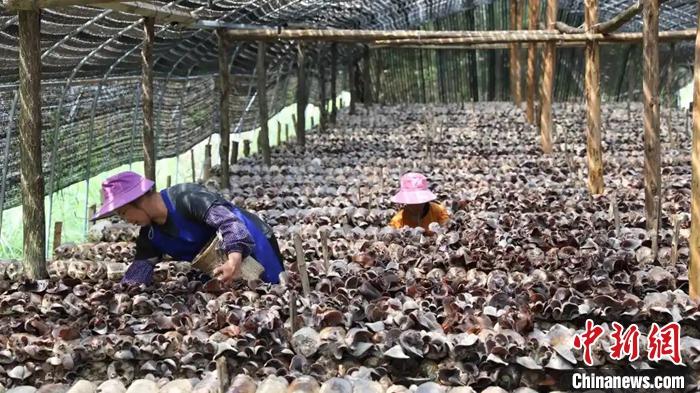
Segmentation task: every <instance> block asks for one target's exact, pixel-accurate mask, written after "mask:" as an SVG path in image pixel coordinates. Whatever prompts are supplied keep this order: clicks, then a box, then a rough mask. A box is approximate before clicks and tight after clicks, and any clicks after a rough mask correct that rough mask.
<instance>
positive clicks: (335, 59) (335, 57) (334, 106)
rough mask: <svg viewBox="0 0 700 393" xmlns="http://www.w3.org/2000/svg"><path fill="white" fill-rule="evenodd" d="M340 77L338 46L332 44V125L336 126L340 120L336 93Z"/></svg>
mask: <svg viewBox="0 0 700 393" xmlns="http://www.w3.org/2000/svg"><path fill="white" fill-rule="evenodd" d="M337 77H338V44H337V43H335V42H334V43H332V44H331V100H333V102H332V103H331V123H333V124H335V122H336V120H337V119H338V103H337V100H338V92H337V91H336V80H337Z"/></svg>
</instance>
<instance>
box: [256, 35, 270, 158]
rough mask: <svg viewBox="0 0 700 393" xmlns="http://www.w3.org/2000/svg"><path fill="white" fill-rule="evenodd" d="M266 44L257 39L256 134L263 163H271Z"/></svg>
mask: <svg viewBox="0 0 700 393" xmlns="http://www.w3.org/2000/svg"><path fill="white" fill-rule="evenodd" d="M265 52H266V46H265V43H264V42H262V41H258V65H257V66H256V67H255V69H256V70H257V74H258V108H259V109H260V133H259V134H258V148H259V149H260V151H261V152H262V156H263V162H264V163H265V165H267V166H270V165H271V164H272V161H271V158H270V129H269V128H268V127H267V121H268V114H267V72H266V66H265Z"/></svg>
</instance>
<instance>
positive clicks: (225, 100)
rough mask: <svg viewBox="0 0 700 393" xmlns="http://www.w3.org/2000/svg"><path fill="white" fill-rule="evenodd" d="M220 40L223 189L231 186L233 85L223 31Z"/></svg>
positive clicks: (220, 153)
mask: <svg viewBox="0 0 700 393" xmlns="http://www.w3.org/2000/svg"><path fill="white" fill-rule="evenodd" d="M216 36H217V38H218V40H219V137H220V138H221V139H220V140H221V141H220V142H219V162H220V163H221V178H220V181H221V187H222V188H228V186H229V166H228V165H227V164H228V162H229V148H230V142H231V105H230V96H231V83H230V71H229V65H228V64H229V57H228V43H227V41H226V40H225V39H224V32H223V31H222V30H217V31H216Z"/></svg>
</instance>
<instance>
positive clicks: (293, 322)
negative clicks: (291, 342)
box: [289, 289, 298, 336]
mask: <svg viewBox="0 0 700 393" xmlns="http://www.w3.org/2000/svg"><path fill="white" fill-rule="evenodd" d="M289 319H290V329H292V332H291V334H290V336H291V335H293V334H294V332H296V331H297V328H298V326H297V291H295V290H294V289H292V290H290V291H289Z"/></svg>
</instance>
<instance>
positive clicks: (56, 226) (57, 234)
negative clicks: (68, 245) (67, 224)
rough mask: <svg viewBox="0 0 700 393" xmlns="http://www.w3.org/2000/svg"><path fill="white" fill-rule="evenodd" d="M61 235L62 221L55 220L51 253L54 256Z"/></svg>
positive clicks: (59, 243)
mask: <svg viewBox="0 0 700 393" xmlns="http://www.w3.org/2000/svg"><path fill="white" fill-rule="evenodd" d="M62 235H63V222H61V221H56V222H55V223H54V225H53V251H54V252H53V255H54V258H56V247H58V246H60V245H61V242H62V240H61V237H62Z"/></svg>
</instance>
